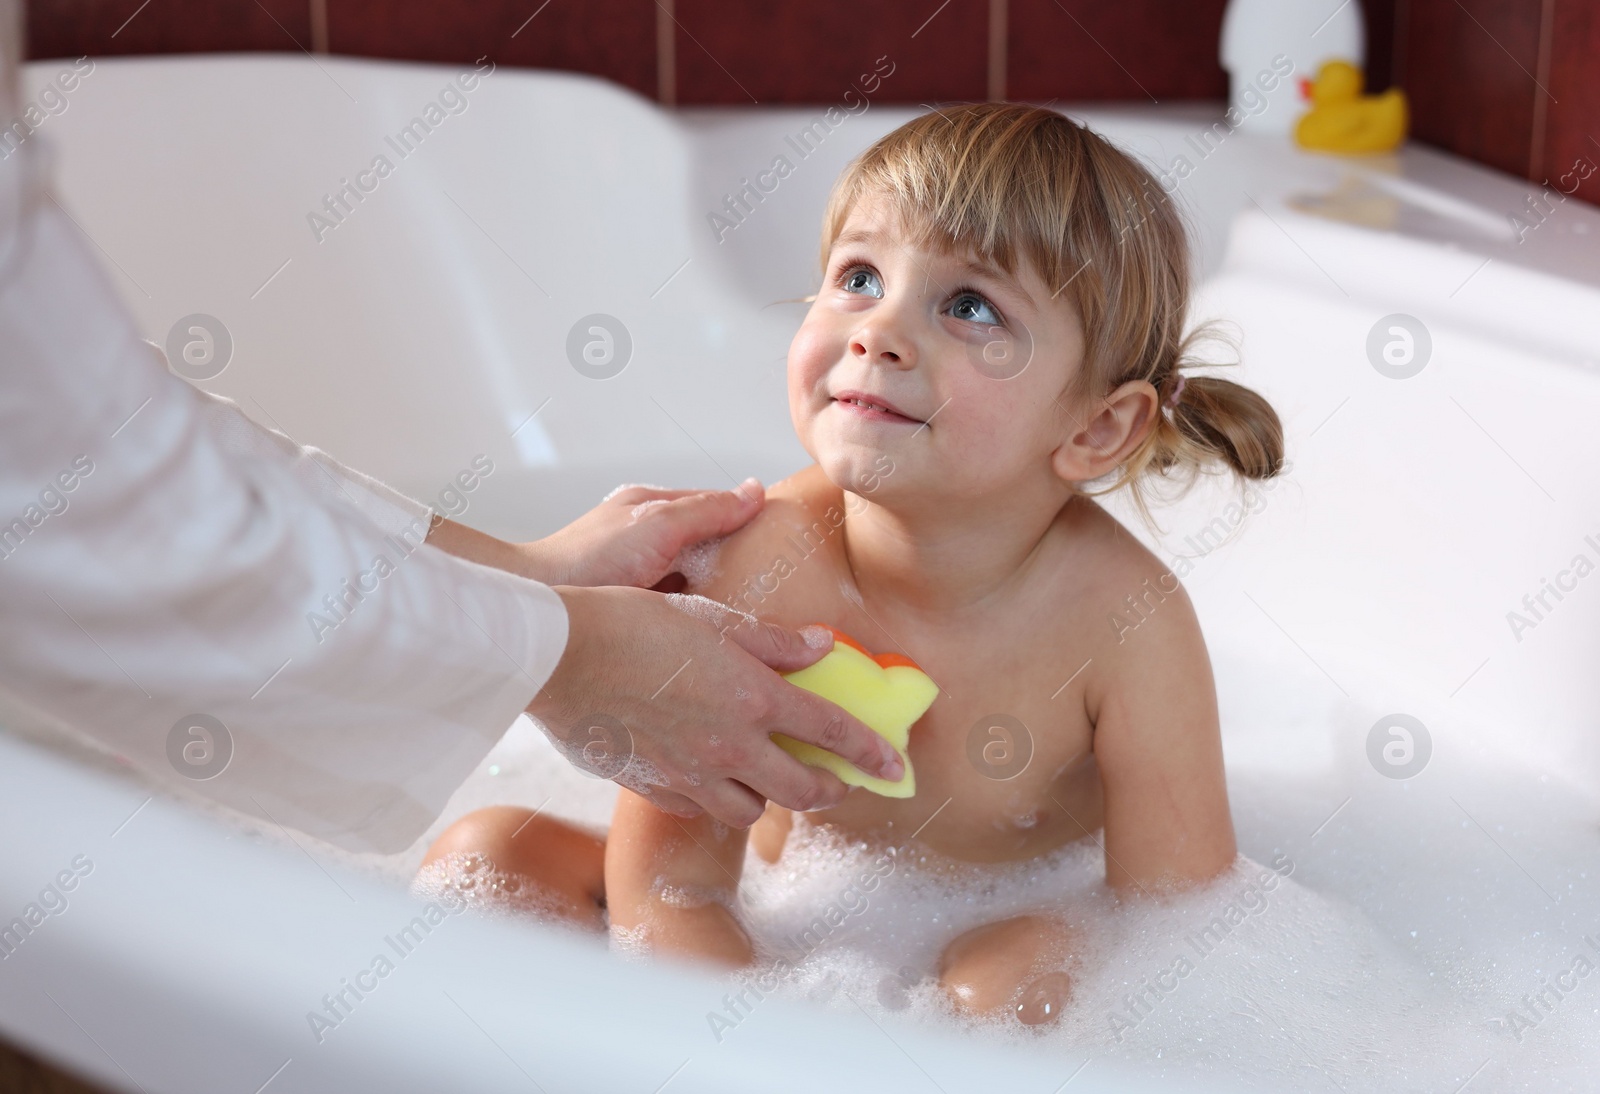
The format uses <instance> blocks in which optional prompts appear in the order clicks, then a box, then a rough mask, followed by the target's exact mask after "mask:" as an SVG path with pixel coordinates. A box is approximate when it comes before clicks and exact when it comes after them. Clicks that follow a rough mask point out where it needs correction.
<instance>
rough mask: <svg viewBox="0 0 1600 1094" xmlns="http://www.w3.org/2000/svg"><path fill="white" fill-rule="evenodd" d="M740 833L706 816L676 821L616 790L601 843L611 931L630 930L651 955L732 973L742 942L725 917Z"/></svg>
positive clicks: (745, 957) (743, 961) (745, 950)
mask: <svg viewBox="0 0 1600 1094" xmlns="http://www.w3.org/2000/svg"><path fill="white" fill-rule="evenodd" d="M745 839H746V832H745V830H744V829H741V828H729V827H727V826H726V825H723V824H721V823H719V822H717V821H716V820H714V819H712V818H711V817H710V816H704V815H702V816H699V817H696V818H694V819H693V820H680V819H679V818H677V817H674V816H672V815H670V814H668V813H663V812H662V811H661V810H659V809H657V808H656V807H655V806H653V805H651V804H650V803H649V802H648V801H647V800H645V799H644V798H642V797H640V796H639V795H637V794H634V793H632V792H631V791H628V790H624V791H622V793H621V794H620V795H619V796H618V798H617V811H616V813H615V814H614V815H613V817H612V820H611V833H610V835H609V836H608V837H607V843H606V878H605V881H606V897H607V907H608V908H609V909H610V912H611V925H612V927H617V928H623V929H625V930H638V929H639V928H641V927H643V928H644V932H645V940H646V943H647V945H648V946H649V947H650V949H651V950H653V951H655V952H657V953H667V954H679V955H684V956H688V957H693V958H698V959H701V960H705V961H712V962H715V963H717V964H719V965H726V966H730V967H734V968H738V967H741V966H744V965H748V964H749V963H750V961H751V959H752V956H753V954H752V951H751V947H750V936H749V935H748V934H747V933H746V932H745V929H744V927H742V926H741V925H740V924H739V920H738V919H737V918H736V917H735V916H734V914H733V902H734V898H735V896H736V894H737V892H738V888H739V875H740V872H741V870H742V869H743V867H744V847H745Z"/></svg>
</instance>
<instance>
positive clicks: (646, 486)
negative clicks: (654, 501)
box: [600, 482, 666, 505]
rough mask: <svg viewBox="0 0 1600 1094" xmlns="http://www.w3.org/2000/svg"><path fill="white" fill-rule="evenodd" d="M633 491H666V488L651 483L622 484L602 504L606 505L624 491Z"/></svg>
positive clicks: (601, 501)
mask: <svg viewBox="0 0 1600 1094" xmlns="http://www.w3.org/2000/svg"><path fill="white" fill-rule="evenodd" d="M633 489H639V490H665V489H666V487H665V486H657V485H656V484H655V483H651V482H625V483H622V484H621V485H619V486H615V487H613V488H612V490H611V492H610V493H609V494H607V495H606V496H605V497H603V498H601V499H600V504H601V505H604V504H605V503H606V502H608V501H610V500H611V499H612V498H614V497H616V496H617V495H618V494H620V493H622V492H623V491H624V490H633Z"/></svg>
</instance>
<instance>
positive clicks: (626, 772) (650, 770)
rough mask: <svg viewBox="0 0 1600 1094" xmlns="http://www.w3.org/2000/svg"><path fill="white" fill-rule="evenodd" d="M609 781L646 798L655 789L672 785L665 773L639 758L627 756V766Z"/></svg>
mask: <svg viewBox="0 0 1600 1094" xmlns="http://www.w3.org/2000/svg"><path fill="white" fill-rule="evenodd" d="M611 781H612V782H614V783H616V784H617V785H618V786H625V787H627V788H628V789H629V790H632V791H633V792H634V793H635V794H639V795H642V796H644V797H647V798H648V797H649V796H650V795H651V794H652V793H653V792H654V790H655V788H656V787H658V786H671V785H672V780H671V779H669V778H668V777H667V775H666V772H664V771H662V770H661V769H660V768H659V767H657V766H656V765H655V764H653V763H651V762H650V761H649V760H646V759H644V758H643V757H641V756H629V757H628V765H627V766H626V767H624V768H623V769H622V770H621V771H619V772H618V773H617V774H615V775H613V776H612V777H611Z"/></svg>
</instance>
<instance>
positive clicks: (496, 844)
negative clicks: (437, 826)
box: [422, 805, 539, 870]
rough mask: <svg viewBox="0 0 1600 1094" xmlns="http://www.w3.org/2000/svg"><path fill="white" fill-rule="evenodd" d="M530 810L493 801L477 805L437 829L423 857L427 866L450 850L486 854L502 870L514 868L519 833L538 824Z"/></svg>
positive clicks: (423, 863) (448, 853) (521, 833)
mask: <svg viewBox="0 0 1600 1094" xmlns="http://www.w3.org/2000/svg"><path fill="white" fill-rule="evenodd" d="M538 823H539V820H538V818H536V817H534V815H533V811H532V810H529V809H520V808H516V807H514V806H508V805H492V806H489V807H488V808H487V809H477V810H474V811H473V812H471V813H468V814H466V815H465V816H463V817H461V818H459V819H457V820H456V822H455V823H454V824H452V825H450V827H448V828H446V829H445V830H444V831H443V832H441V833H439V837H438V838H437V839H435V840H434V841H433V844H432V846H430V847H429V848H428V854H427V856H426V857H425V858H424V859H423V860H422V865H424V866H426V865H428V863H430V862H433V861H434V860H435V859H440V858H443V857H444V856H445V855H451V854H471V853H474V852H475V853H477V854H480V855H483V856H485V857H486V858H488V859H489V860H490V861H491V862H493V863H494V864H495V866H496V867H497V868H499V869H502V870H514V869H516V867H515V866H514V865H513V864H512V861H511V860H513V859H514V858H516V857H517V856H516V854H515V851H514V848H515V846H516V843H517V842H518V838H519V837H520V836H524V835H527V831H526V828H531V827H533V826H536V825H538Z"/></svg>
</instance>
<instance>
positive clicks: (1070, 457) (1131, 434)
mask: <svg viewBox="0 0 1600 1094" xmlns="http://www.w3.org/2000/svg"><path fill="white" fill-rule="evenodd" d="M1158 407H1159V396H1158V395H1157V394H1156V389H1155V387H1154V385H1152V384H1150V383H1149V382H1148V381H1145V380H1129V381H1128V382H1127V383H1125V384H1123V385H1122V386H1121V387H1119V388H1117V389H1116V390H1115V391H1113V392H1112V393H1111V394H1109V395H1107V396H1106V397H1105V398H1104V399H1101V400H1099V401H1097V402H1094V403H1091V404H1090V406H1089V409H1088V415H1089V416H1088V418H1087V420H1085V419H1083V418H1077V419H1073V420H1070V421H1069V422H1068V424H1067V427H1066V430H1067V433H1068V436H1067V439H1066V440H1065V441H1064V442H1063V443H1062V444H1061V446H1060V447H1059V448H1057V449H1056V450H1055V452H1053V453H1052V454H1051V456H1050V464H1051V467H1052V468H1054V469H1055V473H1056V474H1057V475H1058V476H1060V477H1061V478H1062V479H1063V480H1064V481H1066V482H1070V483H1078V482H1087V481H1089V480H1090V479H1098V478H1099V477H1100V476H1101V475H1104V474H1106V473H1107V472H1109V471H1111V470H1113V469H1115V468H1116V467H1117V466H1118V465H1119V464H1121V463H1122V462H1123V461H1124V460H1126V459H1127V458H1128V457H1129V456H1130V455H1132V454H1133V451H1134V449H1136V448H1138V447H1139V445H1140V444H1141V443H1143V441H1144V438H1145V435H1146V434H1148V433H1149V432H1150V429H1151V428H1152V427H1153V426H1154V425H1155V420H1156V414H1157V413H1158V412H1159V410H1158Z"/></svg>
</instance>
